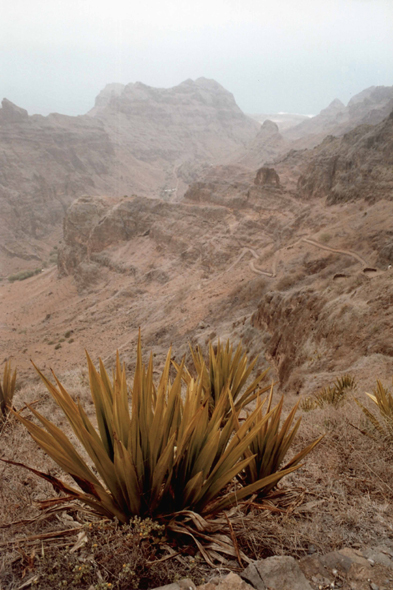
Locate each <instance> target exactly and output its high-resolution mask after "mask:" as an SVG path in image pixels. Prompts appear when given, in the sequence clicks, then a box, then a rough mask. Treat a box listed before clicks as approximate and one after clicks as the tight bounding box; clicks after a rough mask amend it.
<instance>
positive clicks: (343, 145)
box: [298, 111, 393, 204]
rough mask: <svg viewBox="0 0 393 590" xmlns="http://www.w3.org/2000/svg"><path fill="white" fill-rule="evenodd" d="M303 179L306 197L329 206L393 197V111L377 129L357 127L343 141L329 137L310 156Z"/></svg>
mask: <svg viewBox="0 0 393 590" xmlns="http://www.w3.org/2000/svg"><path fill="white" fill-rule="evenodd" d="M308 158H309V161H310V163H309V165H308V166H307V167H306V169H305V171H304V173H303V174H302V175H301V177H300V178H299V182H298V188H299V191H300V193H301V195H302V197H305V198H308V199H311V198H314V197H326V198H327V203H329V204H332V203H338V202H344V201H349V200H354V199H371V200H373V201H374V200H377V199H392V197H393V111H392V113H391V114H390V116H389V117H388V118H387V119H385V120H384V121H382V122H381V123H379V124H378V125H376V126H366V125H363V126H361V127H357V128H356V129H354V130H353V131H351V132H349V133H347V134H346V135H344V137H342V138H334V137H328V138H326V139H325V141H324V142H323V143H322V144H321V145H320V146H318V147H317V148H315V149H314V150H313V151H312V152H311V153H310V154H309V155H308Z"/></svg>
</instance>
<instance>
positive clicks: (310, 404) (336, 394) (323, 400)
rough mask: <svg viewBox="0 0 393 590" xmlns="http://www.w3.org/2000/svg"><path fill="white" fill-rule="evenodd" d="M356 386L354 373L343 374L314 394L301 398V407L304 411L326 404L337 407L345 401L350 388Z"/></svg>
mask: <svg viewBox="0 0 393 590" xmlns="http://www.w3.org/2000/svg"><path fill="white" fill-rule="evenodd" d="M355 387H356V381H355V378H354V377H353V375H343V376H342V377H338V378H337V379H336V381H335V382H334V383H333V384H332V385H328V386H327V387H323V388H322V389H319V390H318V391H317V392H315V393H313V395H312V396H310V397H306V398H304V399H303V400H301V402H300V407H301V409H302V410H303V411H304V412H309V411H310V410H315V409H316V408H323V407H324V406H326V405H331V406H334V407H335V408H337V407H338V406H339V405H340V404H341V403H342V402H344V400H345V397H346V394H347V392H348V390H351V389H355Z"/></svg>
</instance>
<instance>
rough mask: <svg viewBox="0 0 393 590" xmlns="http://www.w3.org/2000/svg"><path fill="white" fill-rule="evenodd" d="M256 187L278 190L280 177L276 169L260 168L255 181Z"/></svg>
mask: <svg viewBox="0 0 393 590" xmlns="http://www.w3.org/2000/svg"><path fill="white" fill-rule="evenodd" d="M254 184H255V185H256V186H271V187H276V188H278V187H279V186H280V177H279V175H278V174H277V172H276V171H275V170H274V168H268V167H267V166H264V167H262V168H260V169H259V170H258V172H257V175H256V177H255V179H254Z"/></svg>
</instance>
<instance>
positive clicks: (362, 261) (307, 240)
mask: <svg viewBox="0 0 393 590" xmlns="http://www.w3.org/2000/svg"><path fill="white" fill-rule="evenodd" d="M301 242H305V243H306V244H310V246H315V247H316V248H319V249H320V250H326V251H327V252H334V253H335V254H343V255H344V256H351V257H352V258H354V259H355V260H357V261H358V262H360V264H362V265H363V266H364V267H368V266H369V264H368V263H367V261H366V260H365V259H364V258H362V257H361V256H360V255H359V254H357V253H356V252H351V250H341V249H340V248H331V247H330V246H325V245H324V244H320V243H319V242H316V241H315V240H312V239H311V238H301V239H300V240H298V241H297V242H295V243H294V244H291V245H290V246H286V247H285V248H280V250H277V252H275V254H274V257H273V263H272V270H271V271H270V272H269V271H267V270H262V269H261V268H258V267H257V266H255V263H254V261H253V260H251V261H250V263H249V267H250V269H251V270H252V271H253V272H254V273H256V274H259V275H263V276H265V277H268V278H271V279H273V278H275V277H276V276H277V261H278V258H279V256H280V253H281V252H282V251H283V250H288V249H289V248H291V249H292V248H294V247H295V246H297V245H298V244H300V243H301ZM254 256H255V253H254ZM232 266H233V265H232Z"/></svg>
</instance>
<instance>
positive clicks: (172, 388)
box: [9, 339, 296, 523]
mask: <svg viewBox="0 0 393 590" xmlns="http://www.w3.org/2000/svg"><path fill="white" fill-rule="evenodd" d="M170 358H171V350H169V352H168V355H167V359H166V363H165V366H164V369H163V372H162V375H161V379H160V382H159V385H158V387H157V388H155V386H154V384H153V361H152V356H150V361H149V363H148V365H147V367H146V366H144V365H143V363H142V351H141V342H140V339H139V342H138V349H137V363H136V369H135V376H134V381H133V387H132V392H131V407H130V404H129V397H128V389H127V383H126V374H125V367H124V366H121V364H120V360H119V356H118V355H117V360H116V370H115V371H114V374H113V378H112V380H110V378H109V376H108V374H107V372H106V369H105V367H104V365H103V363H102V362H101V361H100V369H99V371H97V370H96V369H95V367H94V365H93V363H92V361H91V359H90V357H89V356H87V361H88V367H89V380H90V389H91V394H92V398H93V402H94V406H95V411H96V420H97V429H96V428H95V427H94V426H93V424H92V422H91V421H90V419H89V418H88V416H87V414H86V412H85V411H84V410H83V408H82V406H81V405H80V404H79V403H75V402H74V401H73V399H72V397H71V396H70V395H69V393H68V392H67V391H66V390H65V389H64V387H63V386H62V384H61V383H60V382H59V380H58V379H57V378H56V376H55V375H54V378H55V380H56V385H54V384H52V383H51V382H50V381H49V380H48V379H47V378H46V377H45V376H44V375H43V374H42V373H41V372H40V371H39V370H38V369H37V371H38V373H39V375H40V376H41V378H42V380H43V381H44V383H45V385H46V387H47V389H48V391H49V393H50V394H51V396H52V397H53V399H54V400H55V401H56V402H57V404H58V405H59V406H60V407H61V408H62V410H63V412H64V414H65V415H66V417H67V420H68V422H69V424H70V426H71V427H72V430H73V431H74V433H75V435H76V436H77V438H78V439H79V441H80V442H81V444H82V446H83V447H84V449H85V451H86V454H87V456H88V457H89V461H87V460H86V459H85V458H84V457H82V455H81V454H80V453H79V452H78V451H77V450H76V448H75V447H74V445H73V444H72V443H71V441H70V439H69V438H68V437H67V436H66V434H65V433H64V432H62V430H61V429H60V428H58V427H57V426H55V425H54V424H53V423H51V422H50V421H49V420H47V419H46V418H45V417H44V416H42V415H41V414H39V413H38V412H37V411H36V410H34V409H33V408H32V407H30V410H31V412H32V413H33V415H34V416H35V417H36V419H37V420H38V421H39V422H40V423H41V424H42V427H40V426H38V425H36V424H35V423H33V422H32V421H30V420H28V419H26V418H24V417H23V416H21V415H19V414H16V416H17V417H18V419H19V420H20V421H21V422H22V423H23V424H24V425H25V426H26V428H27V429H28V431H29V432H30V434H31V436H32V437H33V439H34V440H35V441H36V442H37V443H38V444H39V446H40V447H41V448H42V449H43V450H44V451H45V452H46V453H47V454H48V455H49V456H50V457H51V458H52V459H53V460H54V461H55V462H56V463H57V464H58V465H59V466H60V467H61V468H62V469H63V470H64V471H65V472H66V473H67V474H69V475H70V476H71V477H72V479H73V480H74V481H75V483H76V484H77V485H78V488H79V489H78V488H76V487H74V486H71V485H69V484H68V483H65V482H63V481H61V480H59V479H57V478H55V477H53V476H50V475H47V474H44V473H42V472H38V471H36V470H34V469H32V468H30V467H27V466H26V465H23V467H27V468H28V469H30V470H31V471H33V472H34V473H36V474H37V475H39V476H41V477H43V478H44V479H47V480H48V481H50V482H51V483H52V484H53V485H54V487H55V488H57V489H58V490H61V491H63V492H65V493H66V494H69V495H71V496H73V497H74V498H77V499H79V500H81V501H82V502H84V503H85V504H86V505H88V506H90V507H91V508H92V509H93V510H94V511H95V512H98V513H99V514H101V515H105V516H108V517H116V518H117V519H118V520H119V521H120V522H123V523H124V522H128V521H129V520H130V519H131V518H132V517H134V516H140V517H153V518H155V519H162V518H169V517H170V518H171V519H173V518H176V516H174V515H176V514H179V513H181V512H182V511H185V510H189V511H190V510H191V511H195V512H197V513H199V514H201V515H205V516H206V515H210V514H214V513H216V512H218V511H220V510H223V509H226V508H229V507H230V506H232V505H233V504H235V503H236V502H238V501H239V500H241V499H242V498H245V497H246V496H248V495H250V494H253V493H255V492H257V491H258V490H260V489H262V488H268V487H269V488H270V487H272V486H274V485H275V484H276V483H277V481H278V480H279V479H281V478H282V477H283V476H284V475H286V474H288V473H291V471H293V470H294V469H295V468H296V467H293V466H289V467H288V468H287V469H286V470H282V471H280V472H279V473H278V474H277V473H270V474H269V475H268V476H267V477H264V478H263V479H261V480H255V481H253V482H252V483H250V484H249V485H246V486H243V487H241V488H239V486H235V489H232V491H228V490H227V488H228V485H229V484H230V483H231V482H233V480H234V478H235V477H236V476H238V475H239V474H240V473H241V472H242V471H243V470H244V469H247V467H248V465H249V464H250V463H251V462H252V461H253V459H254V456H253V455H252V454H251V455H250V454H248V455H247V456H245V455H246V454H247V448H248V447H249V445H250V444H251V443H252V442H253V440H254V438H255V437H256V436H257V435H258V432H259V431H260V429H261V428H263V425H264V424H265V423H266V422H268V421H269V420H270V418H271V413H267V414H265V415H262V414H260V413H252V414H251V415H250V416H249V417H248V418H247V419H246V420H245V421H244V423H243V424H242V425H241V426H240V424H239V420H238V418H239V412H240V409H236V408H234V407H233V411H232V414H231V415H230V416H229V417H228V419H227V420H226V423H225V425H224V426H223V427H222V424H223V418H224V415H225V413H226V409H227V397H230V398H231V395H230V391H229V389H228V387H227V389H226V391H225V395H224V394H222V395H221V397H220V398H219V399H218V402H217V404H216V405H215V407H214V410H213V412H211V411H210V409H209V405H208V403H207V400H206V396H205V391H204V386H203V381H202V379H197V380H194V379H192V378H190V379H188V380H187V390H186V392H185V398H184V401H182V397H181V386H182V378H183V372H184V360H183V362H182V364H181V365H180V367H179V368H178V372H177V376H176V378H175V380H174V381H173V383H172V382H171V381H170V379H169V372H170ZM232 403H233V402H232ZM9 462H10V463H13V462H12V461H9ZM89 463H92V464H93V466H94V468H93V467H91V466H90V465H89ZM18 465H21V464H18Z"/></svg>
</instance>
